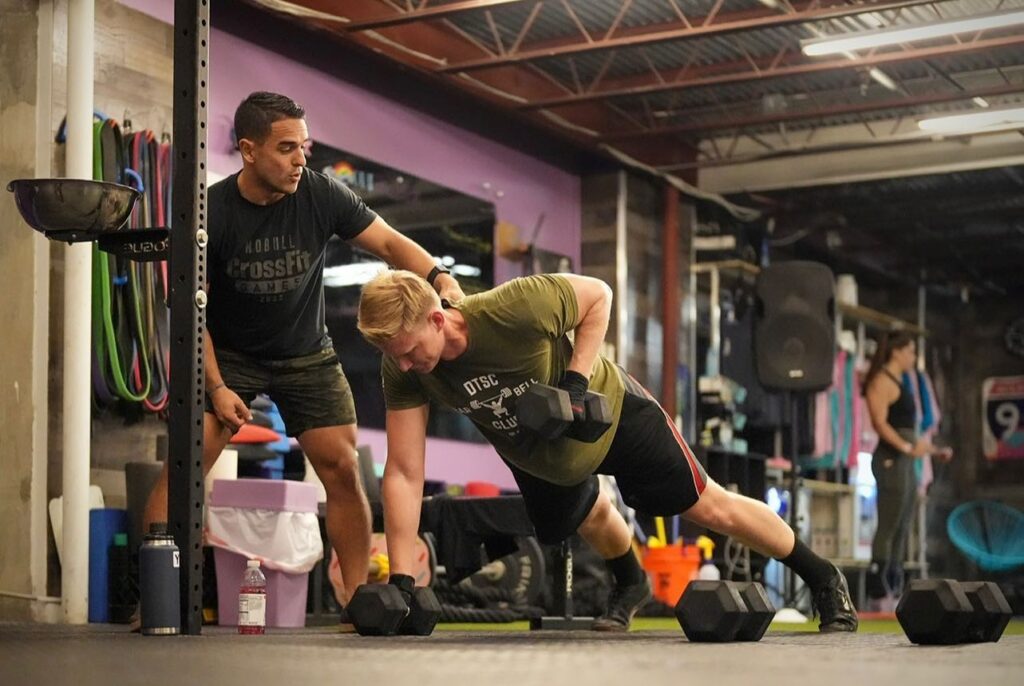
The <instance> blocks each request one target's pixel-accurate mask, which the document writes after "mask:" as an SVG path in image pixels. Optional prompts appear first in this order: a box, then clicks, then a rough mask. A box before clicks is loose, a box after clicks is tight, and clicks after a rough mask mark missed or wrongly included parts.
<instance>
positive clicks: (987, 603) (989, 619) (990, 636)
mask: <svg viewBox="0 0 1024 686" xmlns="http://www.w3.org/2000/svg"><path fill="white" fill-rule="evenodd" d="M960 587H961V588H962V589H963V591H964V595H966V596H967V600H969V601H970V603H971V607H972V608H973V609H974V612H973V613H972V616H971V622H970V625H968V627H967V632H966V640H967V641H968V642H970V643H983V642H986V641H993V642H995V641H998V640H999V638H1000V637H1001V636H1002V635H1003V630H1005V629H1006V625H1007V624H1009V623H1010V618H1011V617H1013V611H1012V610H1011V609H1010V604H1009V603H1008V602H1006V597H1005V596H1004V595H1003V592H1002V591H1000V590H999V586H997V585H996V584H994V583H992V582H991V581H962V582H960Z"/></svg>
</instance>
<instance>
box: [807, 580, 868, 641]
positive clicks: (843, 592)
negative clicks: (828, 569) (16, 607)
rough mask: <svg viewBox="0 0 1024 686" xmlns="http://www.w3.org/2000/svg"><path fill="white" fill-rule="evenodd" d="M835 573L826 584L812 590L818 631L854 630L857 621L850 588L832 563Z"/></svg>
mask: <svg viewBox="0 0 1024 686" xmlns="http://www.w3.org/2000/svg"><path fill="white" fill-rule="evenodd" d="M833 569H834V570H835V575H834V576H833V577H832V578H831V579H830V580H829V582H828V583H827V584H825V585H824V586H822V587H821V588H819V589H818V590H817V591H815V592H814V611H815V612H816V613H817V615H818V617H819V619H820V620H821V621H820V622H819V623H818V631H820V632H822V633H830V632H837V631H856V630H857V626H858V624H859V622H858V621H857V611H856V610H855V609H854V608H853V600H852V599H851V598H850V588H849V586H847V585H846V577H845V576H843V573H842V572H840V571H839V568H838V567H835V566H834V565H833Z"/></svg>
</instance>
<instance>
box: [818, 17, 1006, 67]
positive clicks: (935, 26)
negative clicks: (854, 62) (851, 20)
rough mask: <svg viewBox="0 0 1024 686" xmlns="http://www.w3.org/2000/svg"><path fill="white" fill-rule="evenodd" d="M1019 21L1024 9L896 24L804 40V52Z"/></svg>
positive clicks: (906, 40) (827, 51)
mask: <svg viewBox="0 0 1024 686" xmlns="http://www.w3.org/2000/svg"><path fill="white" fill-rule="evenodd" d="M1017 24H1024V10H1019V9H1018V10H1008V11H1006V12H995V13H992V14H984V15H980V16H974V17H959V18H956V19H946V20H943V21H937V22H932V23H930V24H918V25H909V26H894V27H891V28H887V29H879V30H877V31H859V32H855V33H844V34H839V35H835V36H829V37H828V38H813V39H811V40H806V41H801V43H800V47H801V49H802V50H803V53H804V54H805V55H808V56H810V57H818V56H821V55H832V54H836V53H843V52H849V51H851V50H866V49H869V48H877V47H881V46H883V45H898V44H900V43H912V42H914V41H920V40H928V39H931V38H940V37H942V36H952V35H956V34H958V33H968V32H973V31H985V30H988V29H1003V28H1008V27H1010V26H1014V25H1017Z"/></svg>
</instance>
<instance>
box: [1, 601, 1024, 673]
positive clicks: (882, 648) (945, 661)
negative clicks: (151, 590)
mask: <svg viewBox="0 0 1024 686" xmlns="http://www.w3.org/2000/svg"><path fill="white" fill-rule="evenodd" d="M798 627H799V628H802V630H799V629H798ZM811 629H812V625H810V624H807V625H792V624H787V625H777V626H773V627H772V628H771V629H770V630H769V632H768V633H767V634H766V635H765V637H764V639H763V640H761V641H760V642H759V643H728V644H709V643H689V642H687V640H686V637H685V636H683V634H682V632H681V631H680V630H679V628H678V625H676V624H675V621H674V620H671V619H646V618H642V619H638V620H636V622H635V623H634V630H633V631H631V632H630V633H628V634H618V635H615V634H611V635H609V634H596V633H592V632H530V631H528V630H526V625H525V623H517V624H511V625H479V624H477V625H468V624H462V625H440V626H439V627H438V630H437V631H435V632H434V634H433V635H432V636H428V637H391V638H368V637H361V636H357V635H355V634H340V633H338V632H337V630H336V629H334V628H327V627H318V628H307V629H296V630H273V629H272V630H270V631H269V633H268V634H267V635H266V636H262V637H260V636H239V635H238V634H237V633H235V632H234V631H233V630H232V629H229V628H227V627H224V628H221V627H204V628H203V633H202V635H201V636H179V637H144V636H140V635H138V634H130V633H128V632H127V630H126V628H125V627H123V626H115V625H91V626H85V627H67V626H63V625H42V624H19V623H0V684H3V686H15V685H17V686H20V685H21V684H26V685H29V684H30V685H33V686H35V685H43V686H48V685H50V684H69V685H73V686H93V685H94V684H95V685H103V686H111V685H121V684H145V685H147V686H153V685H156V684H183V685H188V686H194V685H197V684H217V685H218V686H232V685H234V684H239V685H242V684H244V685H245V686H263V685H270V684H283V685H286V686H300V685H301V686H306V685H312V684H331V685H332V686H333V685H338V686H341V685H343V684H345V685H348V684H354V685H358V686H369V685H371V684H381V685H382V686H385V685H386V686H392V685H396V686H397V685H403V684H412V685H414V686H469V685H470V684H473V685H474V686H475V685H476V684H517V685H523V686H525V685H528V684H538V685H544V686H549V685H559V686H563V685H565V686H584V685H586V686H591V685H592V684H617V685H620V686H637V685H638V684H643V686H650V685H653V684H673V685H675V686H678V685H679V684H701V685H705V684H708V685H713V686H723V685H729V684H737V685H739V684H742V685H743V686H750V685H752V684H786V685H787V686H788V685H792V686H801V685H803V684H807V685H808V686H844V685H847V684H848V685H850V686H854V685H856V686H883V685H884V684H900V686H914V685H916V684H921V685H922V686H937V685H939V684H956V685H957V686H966V685H968V684H969V685H974V684H978V685H979V686H1002V685H1003V684H1005V685H1007V686H1009V685H1011V684H1015V685H1016V684H1022V683H1024V620H1021V619H1017V620H1015V621H1014V622H1012V623H1011V624H1010V626H1009V627H1008V629H1007V631H1006V633H1005V634H1004V635H1003V637H1002V639H1001V640H1000V641H999V642H998V643H985V644H973V645H959V646H935V647H923V646H914V645H912V644H911V643H910V642H908V641H907V639H906V638H905V637H904V636H903V634H902V633H901V632H900V629H899V626H898V625H897V624H896V622H895V621H891V620H889V621H886V620H881V621H879V620H865V621H863V622H862V624H861V631H860V632H859V633H857V634H855V635H851V634H831V635H822V634H819V633H817V632H816V631H812V630H811Z"/></svg>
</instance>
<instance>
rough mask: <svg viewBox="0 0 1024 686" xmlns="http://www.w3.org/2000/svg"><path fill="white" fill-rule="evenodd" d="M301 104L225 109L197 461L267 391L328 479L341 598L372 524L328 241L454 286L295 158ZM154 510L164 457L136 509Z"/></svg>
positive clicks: (361, 568) (163, 501)
mask: <svg viewBox="0 0 1024 686" xmlns="http://www.w3.org/2000/svg"><path fill="white" fill-rule="evenodd" d="M304 117H305V111H304V110H303V109H302V107H300V106H299V105H297V104H296V103H295V102H294V101H292V100H291V99H290V98H288V97H286V96H283V95H278V94H276V93H264V92H258V93H253V94H251V95H250V96H249V97H247V98H246V99H245V100H244V101H243V102H242V103H241V104H240V105H239V106H238V109H237V110H236V111H235V136H236V139H237V140H238V150H239V152H241V155H242V169H241V171H239V172H237V173H235V174H233V175H232V176H229V177H228V178H226V179H224V180H223V181H220V182H218V183H216V184H214V185H213V186H211V187H210V189H209V222H208V227H209V234H210V242H209V246H208V248H207V279H208V280H209V305H208V306H207V308H206V313H207V331H206V333H205V340H204V349H205V361H206V365H205V366H206V412H205V414H204V431H203V472H204V473H206V472H208V471H209V470H210V468H211V467H212V466H213V464H214V462H216V460H217V457H218V456H219V455H220V453H221V451H222V450H223V449H224V446H225V445H227V443H228V441H229V440H230V438H231V436H232V434H234V433H235V432H236V431H238V429H239V428H241V426H242V425H243V424H245V423H246V422H247V421H249V420H250V419H251V418H252V415H251V413H250V412H249V404H250V403H251V402H252V400H253V398H254V397H255V396H256V394H257V393H269V394H270V395H271V396H272V397H273V399H274V402H275V403H277V406H278V408H279V409H280V411H281V416H282V418H283V419H284V422H285V425H286V426H287V427H288V433H289V435H290V436H295V437H296V438H297V439H298V441H299V445H300V446H301V447H302V450H303V452H304V453H305V454H306V456H307V457H308V458H309V461H310V462H311V463H312V465H313V468H314V469H315V470H316V474H317V476H318V477H319V478H320V480H321V481H322V482H323V485H324V488H325V489H326V491H327V533H328V535H329V536H330V539H331V544H332V545H333V546H334V549H335V551H336V552H337V553H338V558H339V560H340V561H341V573H342V578H343V581H344V585H345V593H344V596H345V598H344V600H347V598H348V597H349V596H350V595H351V593H352V591H353V590H354V589H355V588H356V586H358V585H359V584H361V583H364V582H365V581H366V577H367V573H368V567H369V554H370V527H371V524H370V510H369V505H368V503H367V500H366V494H365V492H364V491H363V486H362V483H361V482H360V476H359V469H358V464H357V455H356V412H355V406H354V404H353V401H352V393H351V390H350V388H349V385H348V381H347V380H346V379H345V374H344V372H343V371H342V369H341V365H340V364H339V363H338V358H337V355H336V354H335V351H334V346H333V343H332V342H331V338H330V336H329V335H328V333H327V328H326V326H325V323H324V282H323V270H324V260H325V250H326V247H327V242H328V241H329V240H330V239H331V237H332V236H335V235H336V236H338V237H340V238H342V239H343V240H346V241H350V242H351V243H353V244H354V245H356V246H358V247H359V248H362V249H363V250H366V251H368V252H370V253H372V254H374V255H376V256H377V257H379V258H380V259H381V260H383V261H384V262H386V263H388V264H391V265H395V266H399V267H401V268H403V269H408V270H410V271H412V272H415V273H416V274H419V275H421V276H423V277H425V278H426V279H427V280H428V281H430V282H431V284H432V285H433V287H434V288H435V289H437V292H438V293H440V295H441V296H443V297H444V298H446V299H449V300H458V299H459V298H461V297H462V290H461V289H460V288H459V284H458V283H457V282H456V281H455V279H453V278H452V277H451V276H450V275H449V274H448V273H447V270H444V269H443V268H440V267H437V266H435V264H434V260H433V258H432V257H431V256H430V255H429V254H428V253H427V252H426V251H425V250H423V248H421V247H420V246H418V245H417V244H416V243H414V242H413V241H411V240H409V239H408V238H406V237H405V236H403V235H402V234H400V233H398V232H397V231H395V230H394V229H393V228H391V227H390V226H389V225H388V224H387V222H385V221H384V220H383V219H381V218H380V217H378V216H377V215H376V214H375V213H374V212H373V211H372V210H370V209H369V208H368V207H367V206H366V205H364V204H363V202H362V200H360V199H359V198H358V197H357V196H356V195H355V194H354V193H353V192H352V191H350V190H349V189H348V188H347V187H345V186H344V185H342V184H340V183H338V182H337V181H335V180H333V179H331V178H330V177H327V176H325V175H323V174H320V173H318V172H316V171H311V170H309V169H308V168H306V155H305V152H304V151H305V149H306V146H307V145H308V143H309V134H308V131H307V129H306V122H305V118H304ZM200 212H202V206H200ZM166 518H167V468H166V465H165V467H164V471H163V473H162V474H161V476H160V479H159V481H158V482H157V484H156V486H155V487H154V489H153V491H152V493H151V494H150V497H149V501H148V503H147V505H146V517H145V520H146V524H147V526H148V524H149V523H150V522H153V521H163V520H166Z"/></svg>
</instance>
